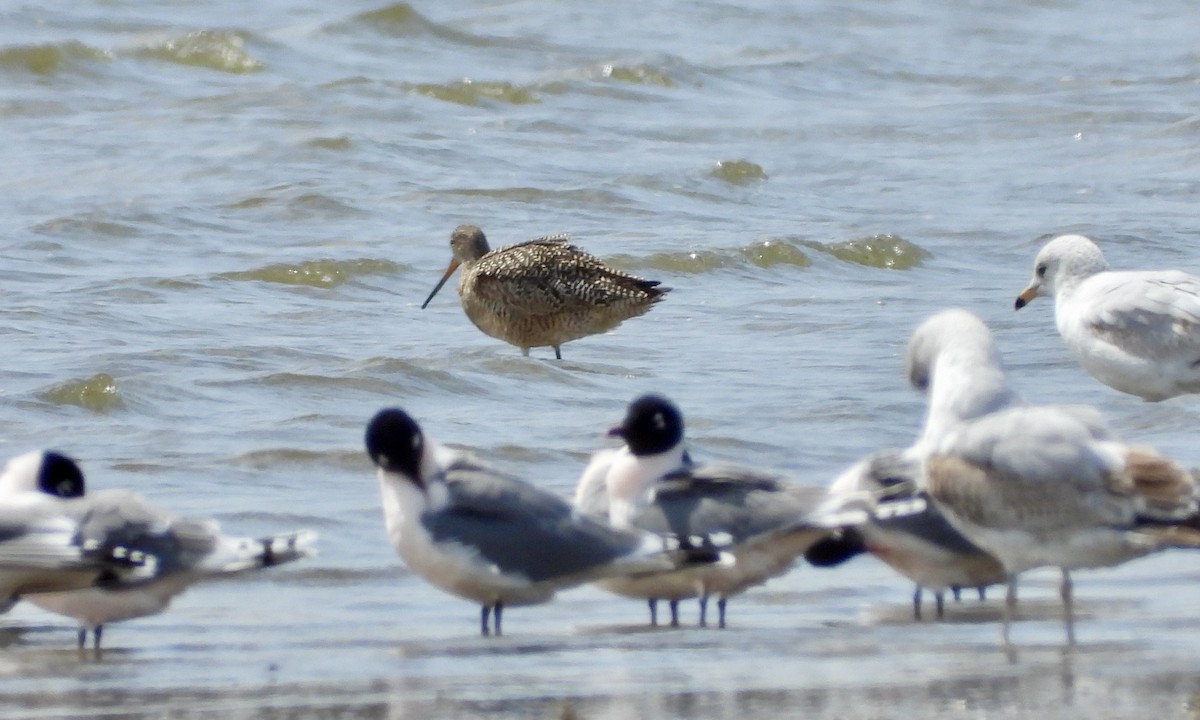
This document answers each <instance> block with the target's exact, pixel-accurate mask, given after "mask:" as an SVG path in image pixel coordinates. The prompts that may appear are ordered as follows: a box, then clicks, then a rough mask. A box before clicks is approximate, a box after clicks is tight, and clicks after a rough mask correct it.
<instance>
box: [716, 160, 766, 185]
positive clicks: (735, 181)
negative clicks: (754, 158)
mask: <svg viewBox="0 0 1200 720" xmlns="http://www.w3.org/2000/svg"><path fill="white" fill-rule="evenodd" d="M708 174H709V175H711V176H713V177H715V178H717V179H718V180H724V181H725V182H727V183H729V184H731V185H749V184H750V183H753V182H758V181H759V180H766V179H767V173H766V171H765V170H763V169H762V166H761V165H758V164H757V163H752V162H750V161H749V160H721V161H719V162H718V163H717V164H716V165H714V166H713V169H712V170H710V171H709V173H708Z"/></svg>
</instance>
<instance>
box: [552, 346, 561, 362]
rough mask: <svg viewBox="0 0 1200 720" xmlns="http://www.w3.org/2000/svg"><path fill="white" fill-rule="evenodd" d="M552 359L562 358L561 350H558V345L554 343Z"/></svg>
mask: <svg viewBox="0 0 1200 720" xmlns="http://www.w3.org/2000/svg"><path fill="white" fill-rule="evenodd" d="M554 359H555V360H562V352H560V351H559V349H558V346H557V345H555V346H554Z"/></svg>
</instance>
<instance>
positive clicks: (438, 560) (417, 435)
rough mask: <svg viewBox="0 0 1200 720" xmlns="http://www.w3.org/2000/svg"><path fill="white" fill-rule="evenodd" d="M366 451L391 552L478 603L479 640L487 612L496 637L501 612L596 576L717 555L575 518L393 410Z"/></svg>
mask: <svg viewBox="0 0 1200 720" xmlns="http://www.w3.org/2000/svg"><path fill="white" fill-rule="evenodd" d="M366 447H367V453H368V454H369V455H370V457H371V460H372V461H373V462H374V463H375V465H376V466H378V468H379V473H378V474H379V488H380V494H381V497H382V501H383V515H384V522H385V524H386V526H387V532H388V537H389V539H390V540H391V542H392V546H393V547H394V548H395V550H396V552H397V553H398V554H399V555H400V558H401V559H402V560H404V562H405V564H406V565H407V566H408V568H409V569H410V570H412V571H413V572H414V573H416V574H417V575H419V576H420V577H422V578H424V579H425V580H426V581H428V582H429V583H430V584H432V585H434V586H435V587H437V588H440V589H441V590H444V591H446V592H448V593H451V594H453V595H457V596H459V597H462V598H466V599H468V600H473V601H475V602H477V603H479V605H480V607H481V613H480V629H481V631H482V633H483V634H484V635H487V634H489V622H488V620H489V615H494V617H495V623H494V629H495V633H496V635H499V634H501V624H500V623H501V613H502V612H503V610H504V608H505V607H510V606H514V605H532V604H537V603H542V602H546V601H548V600H550V599H551V598H552V597H553V596H554V594H555V593H556V592H557V591H559V590H563V589H566V588H569V587H573V586H576V585H580V584H582V583H586V582H590V581H592V580H596V579H598V578H602V577H610V576H617V575H630V574H638V573H647V572H655V571H662V570H670V569H673V568H676V567H679V565H680V563H686V562H691V561H697V562H706V561H709V560H710V559H713V558H715V557H716V556H715V554H711V553H704V552H690V551H677V550H676V549H675V548H672V547H666V546H664V543H663V542H662V540H661V539H660V538H658V537H656V536H654V535H651V534H650V533H645V532H637V531H632V530H622V529H615V528H613V527H611V526H609V525H608V524H607V523H602V522H597V521H596V520H594V519H592V518H589V517H586V516H584V515H582V514H580V513H577V512H575V511H574V510H573V508H572V507H571V505H570V504H569V503H568V502H566V501H565V500H563V499H561V498H559V497H558V496H557V495H554V494H553V493H550V492H547V491H544V490H541V489H539V488H537V487H535V486H533V485H530V484H529V483H527V482H524V481H522V480H519V479H517V478H515V477H512V476H511V475H507V474H505V473H502V472H500V471H498V470H495V469H493V468H490V467H487V466H486V465H483V464H482V463H480V462H479V461H477V460H475V459H474V458H471V457H469V456H467V455H465V454H462V453H458V452H454V451H451V450H449V449H447V448H443V447H440V446H438V445H436V444H434V443H432V442H429V441H428V440H427V439H426V438H425V435H424V434H423V433H422V432H421V428H420V427H419V426H418V425H417V423H416V422H415V421H414V420H413V419H412V418H411V417H410V416H409V415H408V414H407V413H405V412H404V411H403V410H400V409H397V408H388V409H384V410H381V411H379V412H378V413H377V414H376V415H375V417H373V418H372V419H371V421H370V423H368V425H367V432H366Z"/></svg>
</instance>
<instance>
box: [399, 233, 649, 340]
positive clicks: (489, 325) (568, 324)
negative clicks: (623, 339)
mask: <svg viewBox="0 0 1200 720" xmlns="http://www.w3.org/2000/svg"><path fill="white" fill-rule="evenodd" d="M450 251H451V253H452V254H453V258H452V259H451V260H450V265H449V267H447V268H446V274H445V275H443V276H442V279H441V280H439V281H438V284H437V286H436V287H434V288H433V292H431V293H429V297H428V298H426V299H425V302H423V303H421V309H424V308H425V306H426V305H428V304H429V301H430V300H432V299H433V296H434V295H437V292H438V290H441V289H442V285H445V284H446V281H447V280H449V279H450V276H451V275H453V274H454V271H455V270H456V269H458V266H459V265H461V266H462V277H461V278H459V281H458V295H459V298H460V299H461V300H462V307H463V312H465V313H466V314H467V317H468V318H470V320H471V322H473V323H475V327H477V328H479V329H480V330H482V331H483V332H484V333H486V334H488V335H491V336H492V337H494V338H498V339H500V340H503V341H504V342H506V343H509V344H511V345H516V346H517V347H519V348H521V353H522V354H523V355H529V348H533V347H545V346H550V347H553V348H554V357H555V358H556V359H558V360H561V359H562V352H561V351H560V346H561V345H562V344H563V343H565V342H569V341H571V340H577V339H579V338H581V337H584V336H585V335H595V334H596V333H602V332H606V331H608V330H611V329H613V328H614V327H616V326H617V325H620V324H621V323H622V322H624V321H625V320H628V319H629V318H632V317H637V316H638V315H641V314H643V313H645V312H646V311H647V310H649V309H650V306H652V305H653V304H654V303H656V302H658V301H659V300H661V299H662V297H663V295H665V294H666V293H667V292H668V291H669V290H670V288H664V287H659V286H658V285H659V283H658V281H656V280H642V279H641V278H638V277H634V276H633V275H630V274H628V273H625V272H621V271H620V270H616V269H614V268H611V267H609V266H608V265H605V264H604V263H603V262H602V261H601V260H599V259H598V258H596V257H595V256H593V255H590V254H588V253H586V252H584V251H583V250H581V249H579V248H577V247H575V246H574V245H572V244H570V243H569V242H567V238H566V236H557V235H556V236H548V237H541V238H537V239H534V240H530V241H528V242H523V243H517V244H515V245H508V246H505V247H502V248H499V249H497V250H489V249H488V242H487V238H486V237H485V236H484V234H483V231H482V230H480V229H479V228H477V227H475V226H474V225H459V226H458V227H456V228H455V229H454V232H453V233H451V234H450Z"/></svg>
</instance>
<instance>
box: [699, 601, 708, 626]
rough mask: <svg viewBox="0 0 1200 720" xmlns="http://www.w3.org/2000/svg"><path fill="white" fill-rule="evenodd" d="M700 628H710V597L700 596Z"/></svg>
mask: <svg viewBox="0 0 1200 720" xmlns="http://www.w3.org/2000/svg"><path fill="white" fill-rule="evenodd" d="M700 627H708V596H707V595H701V596H700Z"/></svg>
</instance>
